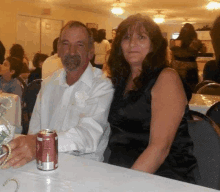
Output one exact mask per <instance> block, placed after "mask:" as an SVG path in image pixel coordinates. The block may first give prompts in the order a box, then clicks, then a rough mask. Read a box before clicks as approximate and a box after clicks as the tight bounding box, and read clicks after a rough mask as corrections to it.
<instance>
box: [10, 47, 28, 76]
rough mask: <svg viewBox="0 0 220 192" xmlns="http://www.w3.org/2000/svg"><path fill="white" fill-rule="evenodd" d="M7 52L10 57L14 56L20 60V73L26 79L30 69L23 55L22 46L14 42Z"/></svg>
mask: <svg viewBox="0 0 220 192" xmlns="http://www.w3.org/2000/svg"><path fill="white" fill-rule="evenodd" d="M9 52H10V56H11V57H16V58H17V59H20V61H21V62H22V65H21V74H20V75H21V77H22V78H23V79H25V80H26V79H27V78H28V75H29V74H30V70H29V68H28V59H27V57H26V55H25V52H24V49H23V47H22V46H21V45H20V44H14V45H12V47H11V48H10V50H9Z"/></svg>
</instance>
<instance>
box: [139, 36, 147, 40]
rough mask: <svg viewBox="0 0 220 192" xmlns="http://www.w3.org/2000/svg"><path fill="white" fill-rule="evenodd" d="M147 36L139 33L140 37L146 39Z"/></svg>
mask: <svg viewBox="0 0 220 192" xmlns="http://www.w3.org/2000/svg"><path fill="white" fill-rule="evenodd" d="M146 38H147V37H146V36H145V35H139V39H146Z"/></svg>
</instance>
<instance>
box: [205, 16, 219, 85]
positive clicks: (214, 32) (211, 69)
mask: <svg viewBox="0 0 220 192" xmlns="http://www.w3.org/2000/svg"><path fill="white" fill-rule="evenodd" d="M219 34H220V16H218V17H217V18H216V19H215V21H214V23H213V26H212V29H211V31H210V36H211V39H212V45H213V48H214V52H215V60H211V61H208V62H207V63H206V64H205V66H204V69H203V80H212V81H215V82H217V83H220V36H219Z"/></svg>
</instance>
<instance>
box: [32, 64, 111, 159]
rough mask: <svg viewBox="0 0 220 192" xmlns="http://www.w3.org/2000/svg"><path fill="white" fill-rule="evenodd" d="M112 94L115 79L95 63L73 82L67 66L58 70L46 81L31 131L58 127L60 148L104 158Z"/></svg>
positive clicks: (33, 115)
mask: <svg viewBox="0 0 220 192" xmlns="http://www.w3.org/2000/svg"><path fill="white" fill-rule="evenodd" d="M112 97H113V87H112V83H111V82H110V80H109V79H108V78H106V77H105V75H104V74H103V73H102V71H101V70H99V69H97V68H93V67H92V66H91V64H89V65H88V67H87V68H86V70H85V71H84V73H83V74H82V76H81V77H80V79H79V80H78V81H77V82H76V83H74V84H73V85H71V86H69V85H68V84H67V83H66V72H65V70H64V69H61V70H58V71H57V72H55V73H54V74H53V76H51V77H49V78H47V79H45V80H44V81H43V82H42V85H41V90H40V92H39V94H38V97H37V100H36V104H35V107H34V111H33V114H32V118H31V121H30V127H29V134H36V133H38V132H39V131H40V130H41V129H51V130H56V131H57V133H58V151H59V152H69V153H72V154H74V155H81V156H84V157H86V158H90V159H95V160H98V161H102V160H103V153H104V150H105V148H106V146H107V143H108V139H109V133H110V126H109V124H108V121H107V118H108V113H109V108H110V104H111V101H112Z"/></svg>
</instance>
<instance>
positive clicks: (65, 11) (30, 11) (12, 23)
mask: <svg viewBox="0 0 220 192" xmlns="http://www.w3.org/2000/svg"><path fill="white" fill-rule="evenodd" d="M33 2H34V3H28V2H23V1H20V0H1V7H0V23H1V25H0V40H1V41H2V43H3V44H4V45H5V47H6V50H9V49H10V47H11V46H12V44H13V43H16V33H17V29H16V25H17V15H26V16H34V17H41V18H48V19H56V20H63V21H64V24H65V23H66V22H68V21H69V20H78V21H81V22H83V23H97V24H98V28H99V29H101V28H104V29H106V31H107V39H110V38H111V30H112V28H115V27H116V26H117V25H118V24H119V23H120V22H121V21H122V19H120V18H117V17H114V16H107V15H101V14H96V13H93V12H86V11H79V10H75V9H70V8H65V7H61V6H59V7H58V6H54V5H48V4H45V3H37V2H36V1H33ZM48 8H50V10H51V14H50V15H42V10H43V9H48Z"/></svg>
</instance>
